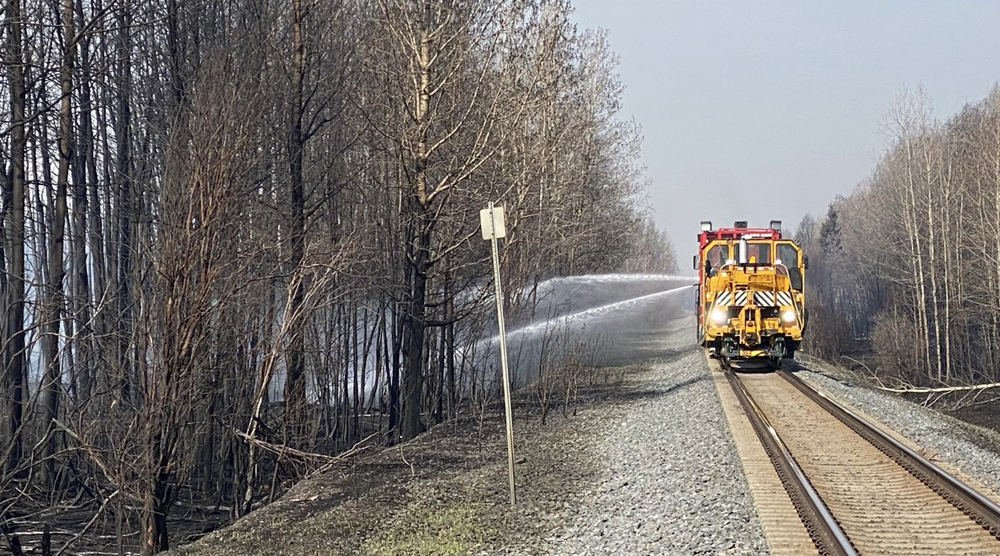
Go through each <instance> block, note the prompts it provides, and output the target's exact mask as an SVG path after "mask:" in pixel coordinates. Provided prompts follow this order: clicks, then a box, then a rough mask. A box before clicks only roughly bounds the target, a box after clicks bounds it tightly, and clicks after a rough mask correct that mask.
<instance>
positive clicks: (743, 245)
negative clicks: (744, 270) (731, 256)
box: [739, 236, 750, 264]
mask: <svg viewBox="0 0 1000 556" xmlns="http://www.w3.org/2000/svg"><path fill="white" fill-rule="evenodd" d="M749 251H750V249H749V247H748V246H747V238H746V237H743V236H740V259H739V260H740V264H747V252H749Z"/></svg>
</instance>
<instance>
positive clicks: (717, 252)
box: [694, 220, 808, 369]
mask: <svg viewBox="0 0 1000 556" xmlns="http://www.w3.org/2000/svg"><path fill="white" fill-rule="evenodd" d="M807 266H808V259H807V258H806V257H805V256H804V255H803V254H802V249H801V247H799V245H798V244H797V243H796V242H795V241H793V240H791V239H786V238H783V237H782V236H781V222H780V221H778V220H772V221H771V223H770V225H769V226H768V227H767V228H750V227H747V223H746V222H745V221H737V222H736V223H735V224H734V226H733V227H732V228H718V229H713V228H712V223H711V222H708V221H704V222H702V223H701V233H700V234H698V254H697V255H695V257H694V269H695V270H696V271H698V284H697V290H696V291H697V293H696V298H697V305H698V342H699V343H701V345H702V346H704V347H705V348H708V349H709V350H710V351H711V352H712V354H713V356H715V357H718V358H720V359H722V360H723V362H724V363H725V364H726V365H729V366H733V367H739V368H754V367H760V366H762V365H763V366H769V367H771V368H775V369H777V368H779V367H780V366H781V361H782V360H784V359H789V358H792V357H793V356H794V354H795V351H796V350H797V349H798V348H799V344H800V343H801V342H802V334H803V331H804V330H805V327H806V309H805V304H804V302H805V270H806V268H807Z"/></svg>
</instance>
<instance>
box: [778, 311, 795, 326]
mask: <svg viewBox="0 0 1000 556" xmlns="http://www.w3.org/2000/svg"><path fill="white" fill-rule="evenodd" d="M781 320H783V321H785V322H787V323H789V324H791V323H793V322H795V311H794V310H792V309H786V310H785V312H783V313H781Z"/></svg>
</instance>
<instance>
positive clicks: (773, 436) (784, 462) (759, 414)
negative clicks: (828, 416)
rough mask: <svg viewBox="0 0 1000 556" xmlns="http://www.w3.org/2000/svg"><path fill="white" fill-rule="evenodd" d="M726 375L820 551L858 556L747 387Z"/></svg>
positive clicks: (732, 373)
mask: <svg viewBox="0 0 1000 556" xmlns="http://www.w3.org/2000/svg"><path fill="white" fill-rule="evenodd" d="M725 373H726V378H727V379H729V385H730V386H731V387H732V388H733V392H735V394H736V397H737V398H738V399H739V400H740V405H741V406H743V411H744V413H746V415H747V418H748V419H749V420H750V424H751V425H752V426H753V429H754V432H756V433H757V438H759V439H760V442H761V444H762V445H763V447H764V451H765V452H767V455H768V457H769V458H770V459H771V463H772V465H774V470H775V471H776V472H777V473H778V478H779V479H781V483H782V484H783V485H785V490H786V491H787V492H788V496H789V498H790V499H791V501H792V505H794V506H795V510H796V511H797V512H798V514H799V518H800V519H802V523H803V524H804V525H805V527H806V530H807V531H808V532H809V537H810V538H811V539H812V541H813V544H815V545H816V549H817V550H819V553H820V554H821V555H824V556H825V555H831V556H856V555H857V551H856V550H855V549H854V546H853V545H852V544H851V541H850V539H848V538H847V535H846V534H845V533H844V531H843V529H841V528H840V524H838V523H837V521H836V520H835V519H834V518H833V515H832V514H831V513H830V510H829V509H828V508H827V507H826V504H824V503H823V500H822V498H820V496H819V494H817V493H816V491H815V490H814V489H813V487H812V485H811V484H810V483H809V480H808V479H807V478H806V476H805V473H803V471H802V469H801V468H800V467H799V465H798V463H796V462H795V458H793V457H792V454H791V453H790V452H789V451H788V448H787V447H786V446H785V443H784V442H782V440H781V438H780V437H779V436H778V433H777V432H776V431H775V430H774V427H772V426H771V423H770V422H769V421H768V419H767V417H766V416H765V415H764V412H763V411H762V410H761V409H760V407H759V406H758V405H757V403H756V402H755V401H754V399H753V397H752V396H751V395H750V392H748V391H747V390H746V387H744V386H743V383H742V382H741V381H740V379H739V378H738V377H737V376H736V373H734V372H733V371H732V370H731V369H725Z"/></svg>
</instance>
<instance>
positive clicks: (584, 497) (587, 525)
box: [504, 325, 767, 554]
mask: <svg viewBox="0 0 1000 556" xmlns="http://www.w3.org/2000/svg"><path fill="white" fill-rule="evenodd" d="M690 336H691V334H690V330H689V329H688V327H687V326H684V325H681V326H675V327H674V329H673V330H672V332H671V333H670V334H669V335H668V336H667V338H666V339H665V341H666V342H667V344H668V347H669V349H671V350H672V355H671V356H670V357H667V358H663V359H660V360H657V361H654V362H652V363H651V366H650V369H649V371H648V372H646V373H643V374H642V375H640V376H634V377H632V380H633V381H641V383H639V384H633V385H632V386H633V387H634V391H633V393H632V395H631V396H626V397H625V398H624V399H623V401H622V402H620V403H616V404H612V405H610V406H605V407H602V408H600V410H595V411H588V412H585V413H584V414H582V415H581V416H580V418H581V419H586V420H589V421H593V420H596V421H597V422H599V423H601V424H600V426H598V427H596V428H595V429H594V430H593V433H592V436H591V437H590V438H588V439H585V440H584V442H586V446H585V447H583V451H582V454H581V455H582V456H583V457H584V458H586V459H588V460H589V461H590V462H591V463H592V464H594V465H596V466H598V467H599V469H600V471H599V472H598V473H597V474H596V476H595V477H594V479H593V480H592V481H591V482H590V483H589V484H583V485H580V486H581V491H580V492H579V493H578V494H577V495H576V496H574V497H573V498H572V499H571V500H570V501H569V502H571V509H568V510H567V511H565V512H564V513H563V514H562V518H561V519H559V520H558V521H557V522H555V523H553V525H554V526H555V527H554V528H553V530H552V531H551V532H549V533H548V534H546V535H545V536H544V537H543V538H542V539H540V541H541V542H538V544H536V545H535V546H534V548H535V549H536V550H537V551H538V552H539V553H549V554H766V553H767V545H766V542H765V540H764V536H763V532H762V531H761V528H760V524H759V522H758V521H757V517H756V513H755V511H754V509H753V501H752V498H751V496H750V494H749V491H748V487H747V484H746V480H745V479H744V476H743V470H742V466H741V464H740V462H739V459H738V456H737V454H736V448H735V446H734V445H733V442H732V438H731V436H730V433H729V429H728V426H727V424H726V418H725V415H724V414H723V412H722V408H721V405H720V403H719V399H718V395H717V393H716V389H715V386H714V384H713V382H712V380H711V376H710V374H709V371H708V367H707V365H706V362H705V356H704V354H703V353H702V351H701V349H700V348H698V347H696V346H694V345H692V342H691V339H690ZM524 548H525V547H524V546H521V547H513V550H510V551H504V552H505V553H519V549H524Z"/></svg>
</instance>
